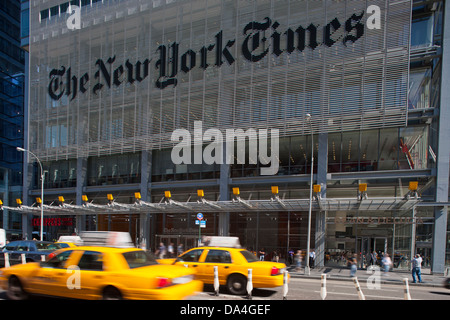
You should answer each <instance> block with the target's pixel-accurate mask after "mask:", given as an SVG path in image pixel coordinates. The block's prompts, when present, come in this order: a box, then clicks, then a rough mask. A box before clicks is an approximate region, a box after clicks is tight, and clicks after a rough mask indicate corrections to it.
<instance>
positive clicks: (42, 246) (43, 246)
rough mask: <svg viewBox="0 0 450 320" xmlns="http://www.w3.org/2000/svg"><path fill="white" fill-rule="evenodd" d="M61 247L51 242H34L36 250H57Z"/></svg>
mask: <svg viewBox="0 0 450 320" xmlns="http://www.w3.org/2000/svg"><path fill="white" fill-rule="evenodd" d="M58 249H61V247H60V246H59V244H56V243H51V242H48V243H47V242H36V250H37V251H47V250H58Z"/></svg>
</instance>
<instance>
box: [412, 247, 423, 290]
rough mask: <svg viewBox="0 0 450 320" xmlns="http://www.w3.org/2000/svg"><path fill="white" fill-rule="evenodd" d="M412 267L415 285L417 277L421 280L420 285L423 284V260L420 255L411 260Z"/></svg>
mask: <svg viewBox="0 0 450 320" xmlns="http://www.w3.org/2000/svg"><path fill="white" fill-rule="evenodd" d="M411 266H412V278H413V283H416V275H417V278H418V279H419V283H422V272H421V267H422V258H421V257H420V254H416V256H415V257H414V258H413V259H412V260H411Z"/></svg>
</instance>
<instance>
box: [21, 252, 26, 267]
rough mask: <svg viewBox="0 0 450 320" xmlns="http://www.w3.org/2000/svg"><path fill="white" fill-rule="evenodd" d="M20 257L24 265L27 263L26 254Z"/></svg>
mask: <svg viewBox="0 0 450 320" xmlns="http://www.w3.org/2000/svg"><path fill="white" fill-rule="evenodd" d="M20 256H21V257H22V264H25V263H27V259H26V258H25V253H21V254H20Z"/></svg>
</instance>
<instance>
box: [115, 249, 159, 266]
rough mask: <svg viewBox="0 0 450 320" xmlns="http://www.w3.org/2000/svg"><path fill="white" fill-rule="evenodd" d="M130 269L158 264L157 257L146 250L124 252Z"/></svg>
mask: <svg viewBox="0 0 450 320" xmlns="http://www.w3.org/2000/svg"><path fill="white" fill-rule="evenodd" d="M123 256H124V258H125V260H126V261H127V263H128V266H129V267H130V269H134V268H140V267H145V266H151V265H155V264H158V262H157V261H156V260H155V258H154V257H153V256H152V255H151V254H149V253H147V252H145V251H130V252H125V253H123Z"/></svg>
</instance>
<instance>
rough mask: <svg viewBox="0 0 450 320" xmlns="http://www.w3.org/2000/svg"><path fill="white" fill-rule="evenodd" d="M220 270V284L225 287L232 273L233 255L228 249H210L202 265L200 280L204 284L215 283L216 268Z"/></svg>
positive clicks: (199, 273)
mask: <svg viewBox="0 0 450 320" xmlns="http://www.w3.org/2000/svg"><path fill="white" fill-rule="evenodd" d="M215 266H216V267H217V268H218V273H219V283H220V284H221V285H224V284H225V283H226V281H227V278H228V275H229V274H230V273H231V272H232V260H231V254H230V252H229V251H228V250H226V249H210V250H208V253H207V254H206V258H205V259H204V262H203V263H202V264H200V266H199V270H198V275H199V280H202V281H203V282H204V283H211V284H213V283H214V267H215Z"/></svg>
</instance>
